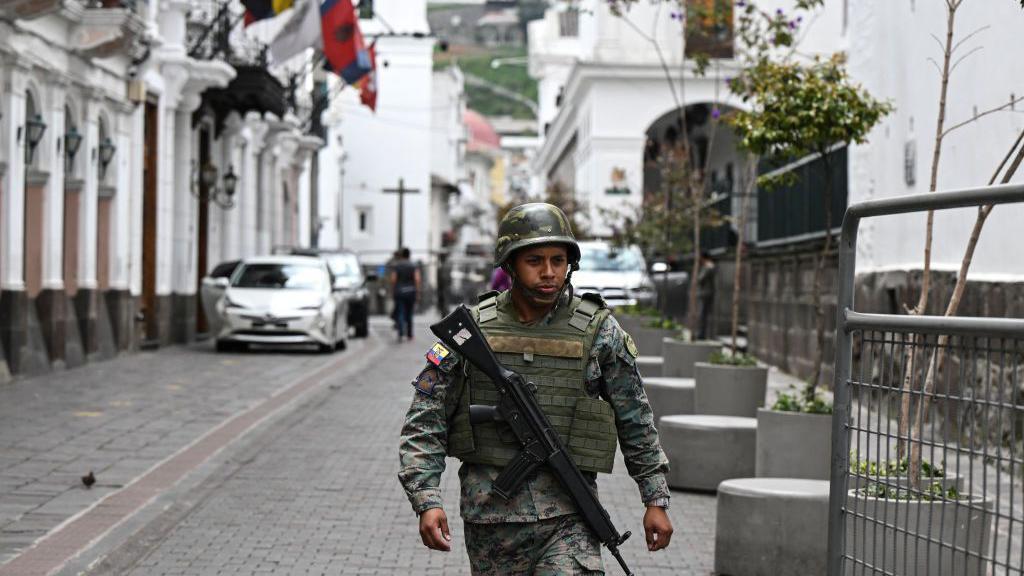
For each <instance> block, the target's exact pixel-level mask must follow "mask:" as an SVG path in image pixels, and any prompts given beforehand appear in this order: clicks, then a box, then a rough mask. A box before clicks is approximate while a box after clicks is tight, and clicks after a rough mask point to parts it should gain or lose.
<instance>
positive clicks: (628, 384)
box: [398, 204, 672, 575]
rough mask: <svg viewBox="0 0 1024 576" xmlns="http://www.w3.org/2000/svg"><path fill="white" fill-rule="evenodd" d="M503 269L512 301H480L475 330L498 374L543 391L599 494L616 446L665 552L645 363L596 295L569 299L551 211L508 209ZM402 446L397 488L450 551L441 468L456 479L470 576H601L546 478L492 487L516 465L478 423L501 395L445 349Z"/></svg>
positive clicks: (565, 228) (437, 354)
mask: <svg viewBox="0 0 1024 576" xmlns="http://www.w3.org/2000/svg"><path fill="white" fill-rule="evenodd" d="M498 236H499V237H498V242H497V246H496V250H495V265H496V266H504V267H505V269H506V271H508V272H509V274H510V276H512V279H513V283H512V288H511V289H509V290H507V291H505V292H501V293H496V292H492V293H489V294H485V295H484V296H482V297H481V302H480V304H479V305H478V306H476V307H475V308H474V309H473V314H474V318H475V319H476V320H477V322H478V324H479V325H480V329H481V331H482V332H483V333H484V335H485V336H486V337H487V339H488V342H490V343H491V346H492V348H493V349H494V350H495V353H496V354H497V356H498V359H499V361H501V362H502V363H503V364H505V365H506V366H507V367H509V368H510V369H512V370H515V371H517V372H519V373H520V374H522V375H523V376H524V377H526V378H527V379H528V380H530V381H531V382H533V383H534V384H536V385H537V392H536V394H537V399H538V403H539V404H540V405H541V407H542V409H543V410H544V412H545V414H546V415H547V416H548V419H549V420H551V422H552V425H553V426H554V427H555V428H556V429H557V430H558V432H559V433H560V434H561V435H562V437H563V440H565V441H566V444H567V445H568V446H569V449H570V452H572V456H573V459H574V461H575V462H576V464H577V466H579V467H580V469H581V470H582V471H583V473H584V476H586V478H587V479H588V481H589V482H590V484H591V487H592V488H593V489H594V490H595V491H596V490H597V484H596V473H597V472H610V471H611V468H612V462H613V459H614V454H615V446H616V440H617V441H618V442H619V443H621V449H622V454H623V456H624V457H625V461H626V468H627V470H628V471H629V474H630V476H632V477H633V479H634V480H635V481H636V483H637V486H638V487H639V490H640V500H641V502H642V503H643V504H644V505H645V506H646V507H647V511H646V514H645V515H644V521H643V524H644V532H645V535H646V538H647V546H648V549H649V550H651V551H655V550H660V549H662V548H664V547H666V546H667V545H668V543H669V540H670V538H671V536H672V523H671V522H670V521H669V518H668V515H667V514H666V512H665V510H666V509H667V508H668V504H669V491H668V486H667V484H666V482H665V472H667V471H668V459H667V458H666V457H665V453H664V452H663V451H662V449H661V445H660V444H659V442H658V433H657V431H656V430H655V428H654V421H653V414H652V412H651V407H650V404H649V403H648V401H647V395H646V394H645V392H644V389H643V385H642V381H641V378H640V374H639V373H638V372H637V369H636V356H637V350H636V346H635V344H634V343H633V340H632V338H630V336H629V335H628V334H626V333H625V332H624V331H623V330H622V328H620V327H619V324H618V322H616V321H615V318H613V317H612V316H611V314H610V312H609V311H608V309H607V308H606V307H605V306H604V302H603V301H601V299H600V297H597V296H595V295H583V296H582V297H581V296H575V297H574V296H572V293H571V289H568V281H569V277H570V276H571V272H572V270H575V269H576V268H577V267H578V262H579V258H580V250H579V246H578V245H577V244H576V240H575V239H574V238H573V236H572V230H571V228H570V226H569V221H568V219H567V218H566V217H565V214H563V213H562V211H561V210H560V209H559V208H557V207H555V206H552V205H550V204H524V205H522V206H518V207H516V208H513V209H512V210H511V211H510V212H509V213H508V215H506V217H505V218H504V219H503V220H502V222H501V225H500V226H499V230H498ZM427 360H428V361H429V362H428V364H427V366H426V368H424V369H423V371H422V372H421V373H420V375H419V376H418V377H417V378H416V379H415V380H414V381H413V385H414V386H415V388H416V391H415V393H414V396H413V401H412V406H411V407H410V408H409V412H408V414H407V415H406V419H405V425H404V426H403V428H402V437H401V443H400V448H399V452H400V459H401V469H400V470H399V473H398V477H399V480H400V481H401V483H402V487H403V488H404V489H405V492H406V495H407V496H408V497H409V502H410V503H411V504H412V507H413V510H414V511H415V512H416V513H417V514H418V515H419V517H420V520H419V525H420V537H421V538H422V540H423V543H424V545H426V546H427V547H429V548H432V549H435V550H443V551H448V550H450V549H451V545H450V542H451V535H450V533H449V529H448V521H447V517H446V516H445V513H444V510H443V509H442V502H441V492H440V489H439V485H440V481H441V473H442V472H443V471H444V468H445V456H446V455H448V456H454V457H457V458H459V459H461V460H462V461H463V464H462V466H461V468H460V469H459V479H460V481H461V493H462V494H461V504H460V509H461V513H462V518H463V520H464V522H465V532H466V534H465V536H466V550H467V552H468V553H469V559H470V565H471V567H472V570H473V573H474V574H495V575H497V574H502V575H504V574H538V575H539V574H544V575H548V574H603V567H602V563H601V551H600V543H599V542H598V540H597V538H596V537H595V536H594V534H593V533H592V532H591V530H590V528H589V527H588V526H587V525H586V523H585V522H584V521H583V519H582V518H581V517H580V516H579V514H578V513H577V510H576V507H575V504H574V503H573V501H572V499H571V498H570V497H569V495H568V494H567V493H565V491H564V490H563V489H562V487H561V485H560V484H559V482H558V480H557V479H556V478H555V476H554V475H553V474H552V473H551V472H550V471H549V470H547V469H546V468H543V467H542V468H541V469H540V470H539V471H538V472H537V473H536V475H535V476H534V477H531V478H530V479H529V480H528V481H527V482H526V483H525V484H524V485H523V486H522V487H521V488H520V489H519V490H518V492H516V493H514V494H512V496H511V499H510V500H508V501H506V500H504V499H502V498H500V497H499V496H497V495H496V494H494V493H493V492H492V482H493V481H494V479H495V478H496V477H497V476H498V474H499V472H500V471H501V469H502V467H503V466H504V464H505V463H507V462H508V461H509V460H510V459H511V456H512V455H514V454H515V453H516V452H518V451H519V449H520V447H519V446H518V444H516V443H515V438H514V437H513V436H512V435H511V433H510V432H511V431H510V430H509V429H508V427H507V426H505V425H504V424H502V423H495V422H486V423H482V424H481V423H470V421H469V417H468V408H469V405H470V403H473V404H494V403H495V400H496V398H497V396H496V393H495V390H494V386H493V383H491V382H490V380H488V379H487V378H486V376H484V375H483V374H482V373H480V372H479V371H478V370H476V369H475V367H472V366H470V365H468V364H469V363H468V362H464V361H462V360H461V359H460V358H459V357H458V355H457V354H456V353H455V352H454V351H451V350H447V349H446V348H445V347H444V346H443V345H442V344H440V343H438V344H435V345H434V346H433V347H432V348H431V350H430V351H429V352H428V353H427Z"/></svg>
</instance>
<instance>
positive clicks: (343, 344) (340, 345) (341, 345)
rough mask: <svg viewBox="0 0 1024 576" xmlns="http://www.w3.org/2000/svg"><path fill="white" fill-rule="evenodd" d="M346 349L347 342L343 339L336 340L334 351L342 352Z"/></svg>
mask: <svg viewBox="0 0 1024 576" xmlns="http://www.w3.org/2000/svg"><path fill="white" fill-rule="evenodd" d="M346 348H348V341H347V340H345V339H344V338H342V339H341V340H338V342H337V343H336V344H335V345H334V349H335V350H344V349H346Z"/></svg>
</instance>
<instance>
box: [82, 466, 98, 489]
mask: <svg viewBox="0 0 1024 576" xmlns="http://www.w3.org/2000/svg"><path fill="white" fill-rule="evenodd" d="M95 483H96V475H95V474H93V473H92V470H89V473H88V474H86V475H85V476H82V484H85V487H86V488H92V485H93V484H95Z"/></svg>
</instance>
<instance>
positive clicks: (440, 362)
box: [425, 342, 459, 372]
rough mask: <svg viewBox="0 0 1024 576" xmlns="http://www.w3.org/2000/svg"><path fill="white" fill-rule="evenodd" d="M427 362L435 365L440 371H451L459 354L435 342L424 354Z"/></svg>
mask: <svg viewBox="0 0 1024 576" xmlns="http://www.w3.org/2000/svg"><path fill="white" fill-rule="evenodd" d="M425 357H426V359H427V362H430V363H431V364H433V365H434V366H437V367H438V368H439V369H440V370H441V371H442V372H451V371H452V367H454V366H455V364H457V363H458V361H459V355H458V354H456V353H455V352H453V351H451V350H449V349H448V348H447V347H445V345H444V344H442V343H440V342H435V343H434V345H433V346H431V347H430V350H428V351H427V353H426V354H425Z"/></svg>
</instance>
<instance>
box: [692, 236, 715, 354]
mask: <svg viewBox="0 0 1024 576" xmlns="http://www.w3.org/2000/svg"><path fill="white" fill-rule="evenodd" d="M716 272H717V270H716V269H715V261H714V260H712V259H711V255H710V254H708V253H707V252H701V254H700V275H699V276H697V298H698V299H699V300H700V324H698V328H697V339H698V340H710V339H712V338H714V337H715V334H714V326H713V323H712V321H711V318H712V312H713V311H714V309H715V276H716Z"/></svg>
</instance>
